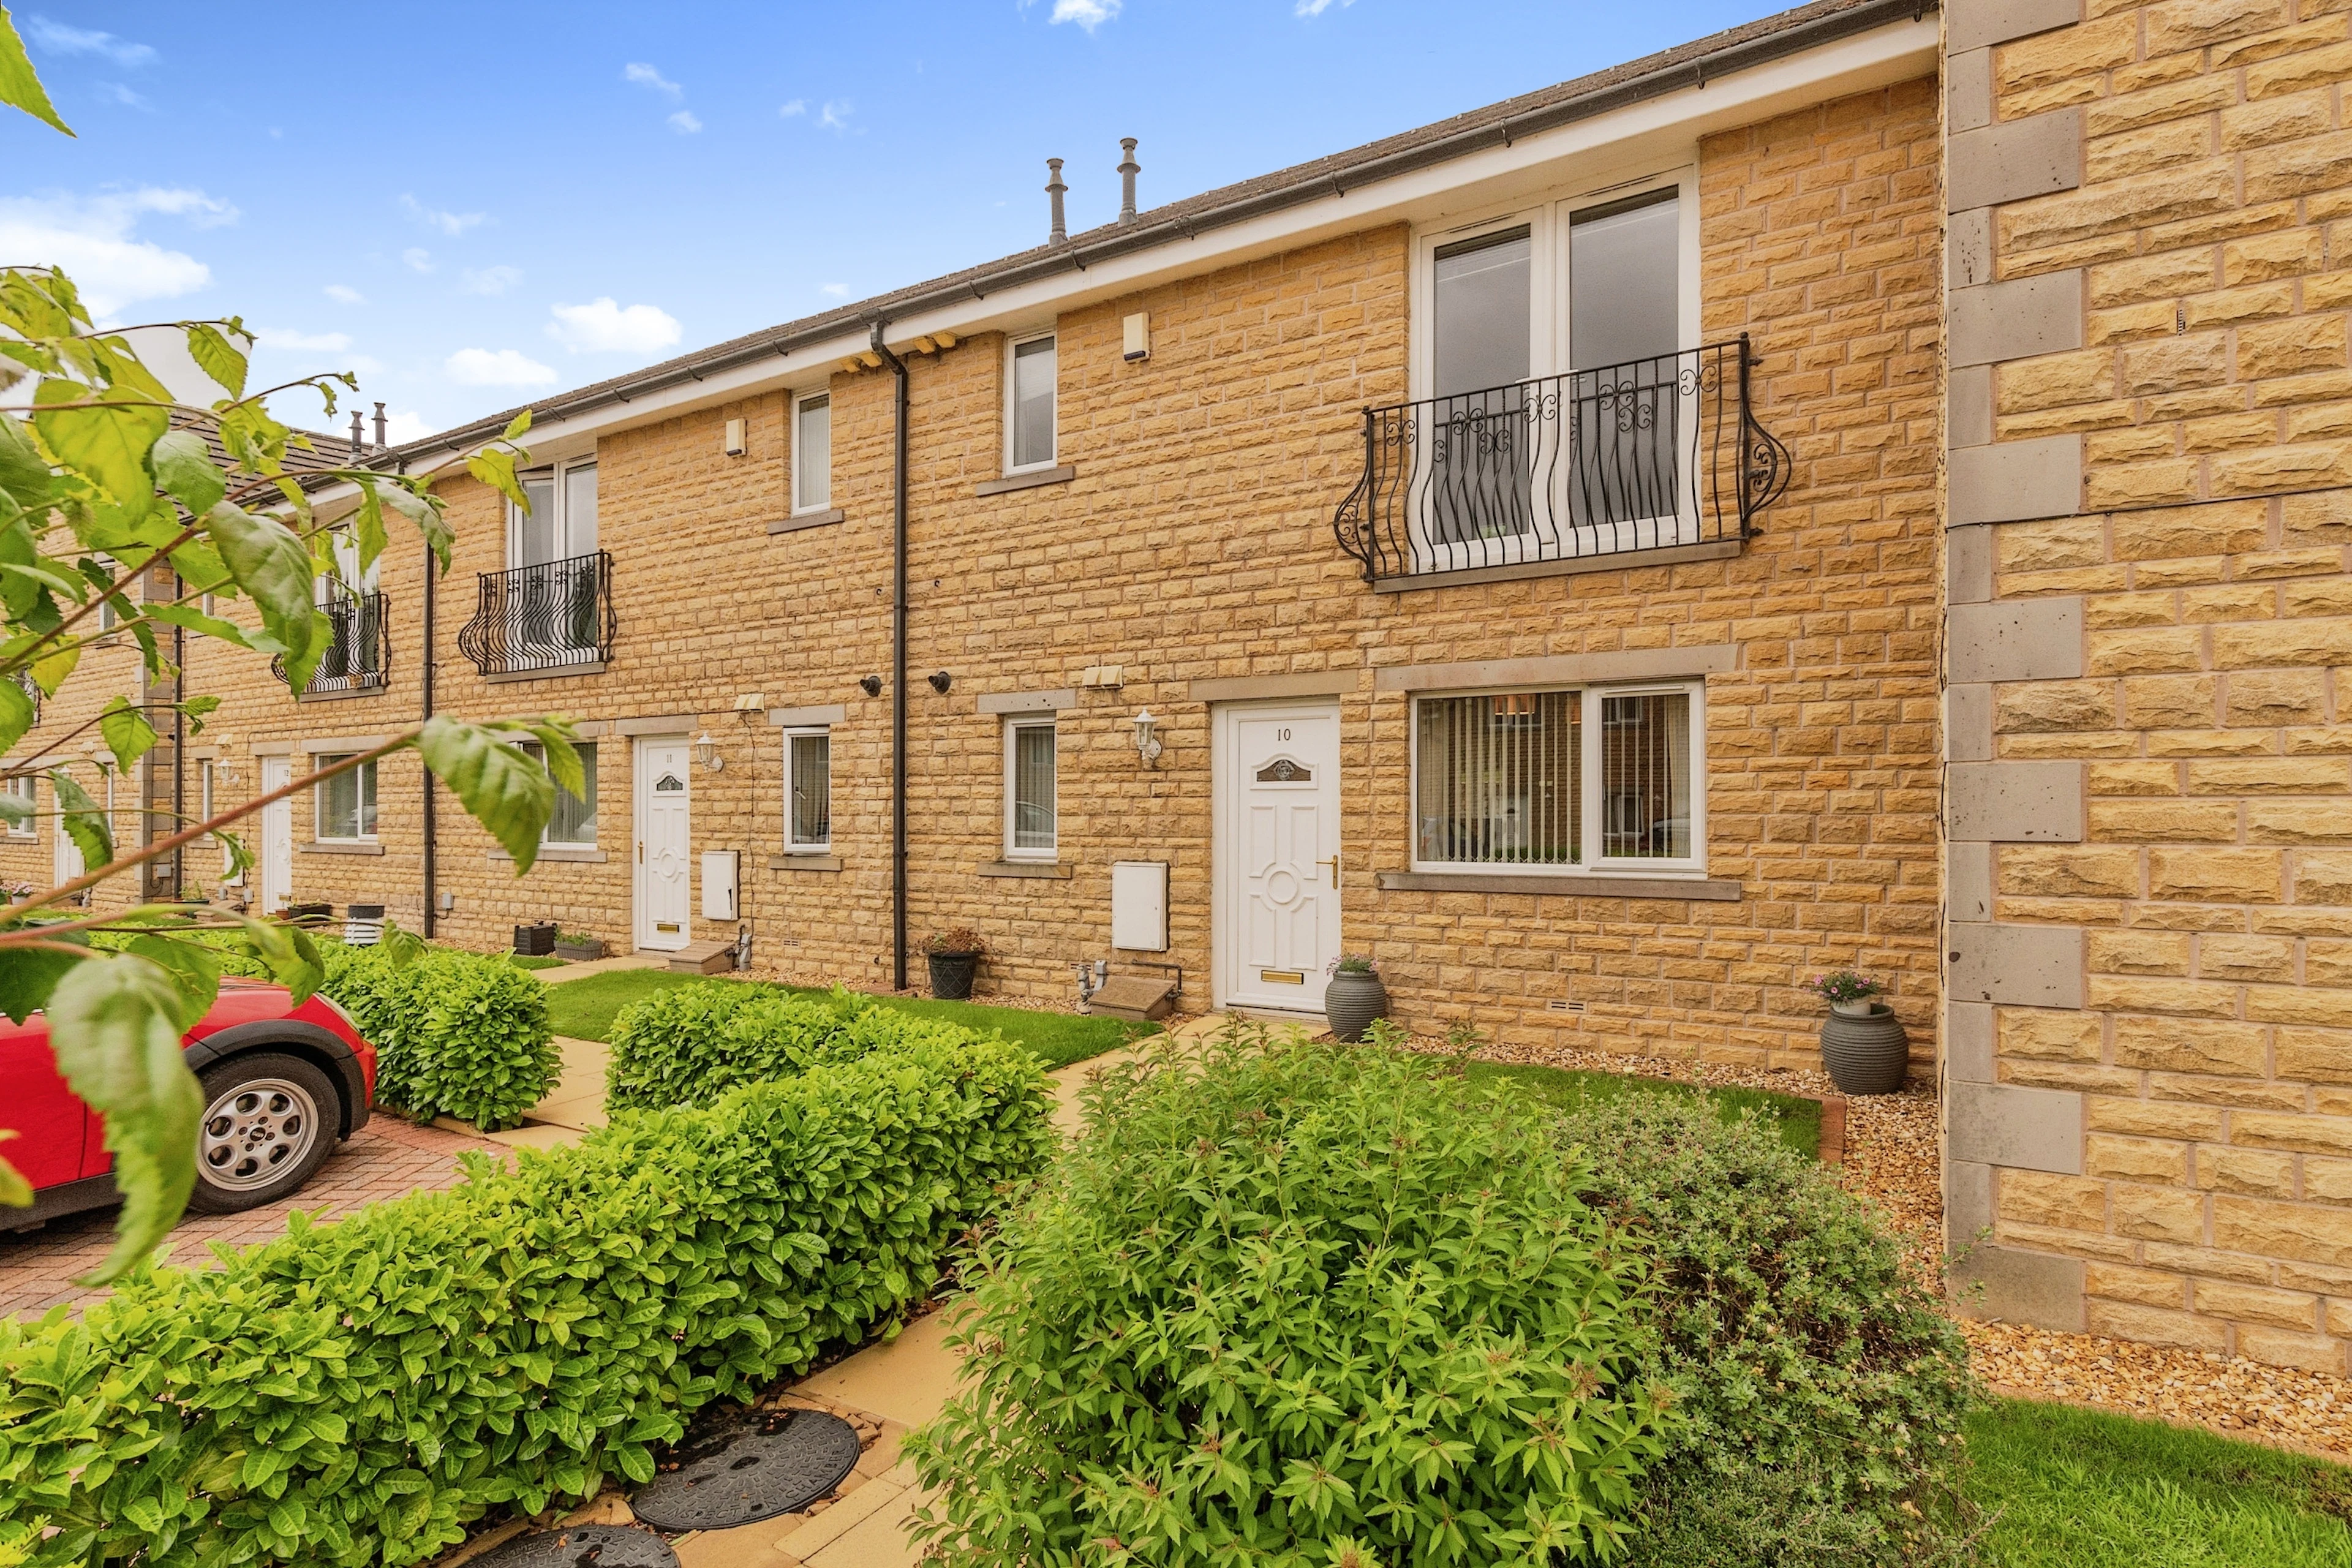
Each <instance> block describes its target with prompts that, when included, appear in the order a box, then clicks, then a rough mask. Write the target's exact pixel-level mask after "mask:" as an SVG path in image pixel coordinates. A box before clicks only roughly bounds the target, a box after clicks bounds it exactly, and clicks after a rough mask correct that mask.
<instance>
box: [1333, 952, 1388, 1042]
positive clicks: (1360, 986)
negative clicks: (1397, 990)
mask: <svg viewBox="0 0 2352 1568" xmlns="http://www.w3.org/2000/svg"><path fill="white" fill-rule="evenodd" d="M1388 1010H1389V992H1388V987H1387V986H1385V985H1382V984H1381V977H1380V976H1379V975H1377V974H1361V973H1356V972H1354V971H1352V970H1346V969H1343V970H1341V971H1339V973H1337V974H1334V975H1333V976H1331V983H1330V984H1328V985H1326V986H1325V987H1324V988H1323V1017H1324V1020H1325V1021H1326V1022H1328V1024H1329V1025H1330V1026H1331V1033H1332V1034H1333V1035H1335V1036H1337V1037H1339V1038H1340V1039H1343V1040H1347V1041H1349V1042H1350V1043H1353V1042H1354V1041H1357V1040H1360V1039H1362V1038H1363V1037H1364V1031H1365V1030H1366V1029H1369V1028H1370V1027H1371V1026H1372V1020H1373V1019H1375V1018H1379V1017H1384V1016H1387V1014H1388Z"/></svg>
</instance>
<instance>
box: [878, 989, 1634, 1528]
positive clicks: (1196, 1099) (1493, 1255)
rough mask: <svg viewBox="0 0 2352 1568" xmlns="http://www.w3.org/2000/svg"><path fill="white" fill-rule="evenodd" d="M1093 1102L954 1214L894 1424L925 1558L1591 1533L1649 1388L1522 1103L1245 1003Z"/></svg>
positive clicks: (1609, 1281)
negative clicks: (948, 1321) (975, 1212)
mask: <svg viewBox="0 0 2352 1568" xmlns="http://www.w3.org/2000/svg"><path fill="white" fill-rule="evenodd" d="M1088 1114H1089V1121H1090V1125H1089V1130H1088V1131H1087V1135H1086V1137H1085V1138H1084V1139H1083V1140H1082V1141H1081V1142H1079V1143H1078V1144H1077V1145H1076V1147H1075V1148H1074V1149H1073V1150H1072V1151H1071V1152H1068V1153H1066V1155H1065V1156H1064V1157H1063V1158H1062V1159H1061V1160H1060V1161H1058V1162H1057V1163H1055V1167H1054V1169H1053V1171H1052V1172H1051V1173H1049V1174H1048V1176H1047V1177H1046V1178H1045V1182H1044V1184H1043V1185H1042V1186H1041V1187H1040V1189H1039V1190H1038V1192H1037V1193H1036V1194H1035V1195H1034V1197H1033V1198H1032V1199H1031V1200H1030V1201H1029V1202H1028V1203H1027V1204H1026V1205H1024V1207H1023V1208H1022V1209H1021V1210H1020V1211H1019V1213H1018V1214H1017V1215H1015V1216H1014V1217H1013V1218H1012V1219H1011V1220H1010V1221H1008V1223H1007V1224H1006V1226H1005V1227H1004V1228H1003V1231H1002V1232H1001V1233H1000V1234H999V1235H997V1236H994V1237H985V1238H982V1241H981V1242H980V1243H979V1244H978V1246H977V1248H976V1253H975V1257H974V1259H973V1261H972V1263H971V1266H970V1267H968V1268H967V1269H966V1271H965V1277H966V1278H967V1279H971V1280H973V1281H974V1282H975V1292H974V1298H973V1311H972V1313H971V1316H970V1317H969V1318H968V1319H967V1320H966V1321H965V1323H964V1324H963V1325H962V1326H961V1337H962V1339H963V1341H964V1342H965V1343H966V1344H967V1345H969V1346H970V1347H971V1351H972V1354H973V1360H972V1361H971V1363H969V1366H970V1368H971V1372H968V1375H967V1381H966V1383H965V1384H964V1388H963V1392H961V1394H959V1395H958V1397H957V1398H956V1399H955V1400H954V1401H953V1402H952V1403H951V1404H950V1405H949V1406H948V1408H947V1410H946V1412H945V1413H944V1414H943V1415H941V1416H940V1419H939V1420H938V1421H937V1422H936V1423H934V1424H933V1425H932V1426H928V1427H926V1428H924V1429H923V1430H922V1431H921V1432H919V1433H918V1434H917V1435H915V1436H914V1437H912V1438H911V1439H910V1440H909V1444H908V1452H909V1453H910V1454H912V1455H913V1456H915V1458H916V1459H917V1461H918V1463H919V1468H920V1470H921V1473H922V1477H923V1479H924V1481H925V1482H926V1484H929V1485H943V1486H944V1487H945V1488H946V1491H945V1492H944V1493H943V1494H942V1496H941V1497H940V1500H939V1501H938V1503H937V1504H935V1505H934V1510H935V1511H934V1512H933V1514H932V1515H931V1517H929V1519H928V1521H926V1523H925V1524H924V1525H923V1526H922V1527H921V1531H920V1532H921V1533H922V1534H924V1535H925V1536H926V1537H927V1538H929V1539H930V1540H933V1541H936V1542H940V1544H941V1545H942V1546H943V1547H944V1548H945V1551H946V1558H947V1561H949V1562H950V1563H989V1564H1005V1565H1008V1568H1009V1565H1012V1564H1016V1563H1019V1564H1028V1563H1074V1562H1079V1561H1086V1562H1095V1561H1106V1562H1127V1563H1137V1564H1143V1563H1165V1564H1195V1563H1221V1562H1228V1561H1230V1562H1236V1563H1238V1562H1242V1561H1245V1560H1246V1561H1253V1562H1255V1561H1263V1562H1267V1563H1298V1564H1307V1563H1314V1564H1323V1563H1335V1564H1337V1563H1364V1564H1369V1563H1374V1562H1378V1563H1387V1564H1405V1563H1460V1564H1465V1565H1469V1564H1480V1563H1505V1562H1508V1563H1540V1562H1548V1561H1556V1560H1557V1559H1558V1557H1559V1554H1561V1553H1564V1552H1576V1553H1585V1552H1589V1553H1592V1554H1596V1555H1603V1556H1609V1555H1615V1553H1614V1552H1612V1548H1613V1547H1614V1544H1615V1542H1616V1539H1617V1537H1618V1535H1619V1533H1620V1532H1621V1531H1622V1530H1623V1529H1624V1528H1625V1527H1626V1525H1627V1524H1628V1523H1629V1522H1630V1521H1631V1517H1632V1514H1633V1497H1634V1489H1635V1485H1636V1483H1637V1482H1638V1480H1639V1479H1640V1477H1641V1474H1642V1471H1643V1467H1644V1465H1645V1464H1646V1463H1647V1461H1648V1459H1649V1457H1650V1456H1651V1455H1652V1454H1654V1452H1655V1451H1657V1449H1658V1448H1659V1447H1660V1444H1661V1438H1660V1427H1661V1426H1662V1424H1663V1423H1664V1420H1665V1417H1664V1415H1663V1413H1662V1411H1661V1409H1660V1408H1659V1399H1654V1397H1653V1394H1654V1392H1657V1391H1650V1390H1645V1389H1643V1388H1641V1387H1638V1386H1636V1384H1637V1382H1638V1368H1639V1365H1640V1363H1641V1360H1642V1358H1643V1354H1644V1353H1645V1352H1646V1351H1647V1350H1648V1346H1647V1345H1646V1344H1645V1343H1644V1341H1643V1332H1642V1329H1641V1316H1642V1314H1641V1312H1640V1310H1639V1307H1638V1304H1637V1300H1636V1298H1637V1294H1638V1289H1639V1277H1638V1276H1639V1265H1638V1263H1637V1262H1636V1260H1635V1259H1634V1258H1633V1257H1632V1256H1631V1255H1630V1254H1628V1253H1626V1252H1625V1251H1623V1249H1622V1248H1621V1247H1617V1246H1616V1245H1615V1244H1614V1243H1613V1242H1612V1240H1611V1239H1610V1238H1609V1237H1607V1236H1606V1235H1605V1233H1604V1230H1603V1227H1602V1225H1601V1220H1600V1216H1599V1215H1598V1213H1597V1212H1596V1211H1593V1210H1591V1209H1589V1208H1587V1207H1586V1206H1585V1205H1583V1204H1582V1203H1580V1201H1579V1200H1578V1199H1577V1197H1576V1195H1575V1184H1576V1183H1577V1182H1578V1181H1579V1180H1580V1173H1578V1172H1576V1171H1575V1170H1574V1169H1573V1168H1572V1166H1571V1165H1570V1163H1569V1162H1567V1161H1565V1160H1563V1159H1562V1158H1560V1157H1559V1155H1558V1153H1557V1152H1556V1151H1555V1150H1554V1148H1553V1146H1552V1144H1551V1142H1550V1141H1549V1133H1548V1131H1547V1130H1546V1128H1545V1127H1544V1125H1543V1124H1542V1123H1541V1122H1539V1121H1537V1120H1535V1116H1536V1112H1535V1110H1534V1109H1533V1108H1532V1107H1528V1108H1526V1109H1525V1110H1522V1109H1520V1108H1519V1106H1518V1104H1517V1102H1515V1101H1511V1100H1506V1099H1504V1098H1503V1097H1501V1096H1499V1095H1496V1094H1493V1093H1490V1092H1487V1091H1482V1090H1477V1089H1470V1088H1468V1087H1467V1086H1465V1085H1464V1084H1462V1083H1461V1082H1459V1081H1458V1080H1457V1079H1444V1078H1442V1077H1441V1076H1440V1075H1439V1074H1438V1072H1437V1070H1436V1069H1434V1068H1433V1067H1432V1066H1431V1065H1430V1064H1427V1063H1426V1062H1425V1061H1423V1060H1422V1059H1420V1058H1403V1057H1401V1056H1399V1055H1395V1054H1391V1053H1389V1052H1386V1051H1378V1050H1361V1049H1352V1048H1349V1047H1335V1046H1329V1045H1310V1044H1307V1043H1304V1042H1301V1041H1298V1040H1296V1039H1292V1040H1286V1041H1280V1042H1274V1043H1265V1042H1264V1040H1263V1032H1262V1031H1261V1032H1260V1038H1259V1040H1257V1041H1255V1042H1253V1041H1249V1040H1244V1039H1238V1038H1236V1039H1228V1040H1227V1041H1225V1042H1223V1043H1222V1044H1217V1045H1213V1046H1211V1047H1207V1048H1206V1049H1205V1052H1204V1055H1203V1056H1202V1058H1199V1059H1198V1060H1197V1061H1191V1062H1188V1061H1185V1060H1183V1059H1181V1058H1178V1057H1176V1056H1175V1055H1174V1054H1173V1053H1172V1052H1170V1051H1164V1050H1163V1051H1161V1052H1159V1053H1157V1054H1156V1055H1155V1056H1154V1057H1153V1058H1150V1059H1149V1060H1148V1061H1146V1062H1143V1063H1137V1064H1129V1065H1125V1066H1121V1067H1118V1068H1112V1069H1110V1070H1108V1071H1107V1072H1106V1073H1104V1074H1103V1075H1102V1076H1101V1077H1100V1078H1099V1079H1097V1085H1096V1087H1095V1088H1094V1089H1092V1090H1090V1091H1089V1101H1088ZM1660 1399H1662V1394H1660Z"/></svg>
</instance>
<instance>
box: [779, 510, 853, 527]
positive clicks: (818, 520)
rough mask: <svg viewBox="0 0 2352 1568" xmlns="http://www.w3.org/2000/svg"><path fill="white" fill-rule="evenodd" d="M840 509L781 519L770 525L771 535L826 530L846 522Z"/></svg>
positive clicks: (801, 513) (802, 513)
mask: <svg viewBox="0 0 2352 1568" xmlns="http://www.w3.org/2000/svg"><path fill="white" fill-rule="evenodd" d="M843 521H847V520H846V519H845V517H844V516H843V514H842V510H841V509H840V508H839V507H835V508H834V509H833V510H831V511H804V512H800V513H797V514H796V515H794V516H792V517H785V518H779V519H777V520H776V521H773V522H772V523H770V524H768V531H769V532H770V533H798V532H799V531H801V530H802V529H803V528H825V527H829V526H830V525H832V524H834V523H836V522H843Z"/></svg>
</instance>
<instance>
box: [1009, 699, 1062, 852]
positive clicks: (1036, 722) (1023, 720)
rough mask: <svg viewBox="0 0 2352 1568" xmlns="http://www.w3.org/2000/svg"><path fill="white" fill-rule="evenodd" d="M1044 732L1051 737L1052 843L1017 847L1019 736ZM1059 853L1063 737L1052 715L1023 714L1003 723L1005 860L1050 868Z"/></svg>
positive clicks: (1060, 841) (1060, 842)
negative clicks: (1016, 766) (1017, 759)
mask: <svg viewBox="0 0 2352 1568" xmlns="http://www.w3.org/2000/svg"><path fill="white" fill-rule="evenodd" d="M1028 730H1043V731H1045V732H1046V733H1048V734H1050V735H1052V736H1053V737H1054V800H1053V807H1054V842H1053V843H1052V844H1051V845H1050V846H1046V847H1037V846H1034V845H1031V846H1028V847H1019V846H1017V845H1016V844H1015V842H1014V840H1015V838H1016V837H1017V836H1016V835H1015V833H1014V832H1013V820H1014V816H1015V806H1016V804H1017V803H1016V797H1015V793H1014V792H1015V789H1016V787H1017V786H1016V784H1015V782H1014V759H1015V757H1016V755H1017V747H1018V737H1019V736H1020V735H1021V733H1022V732H1023V731H1028ZM1061 853H1062V735H1061V726H1060V725H1059V723H1057V722H1056V721H1055V715H1054V714H1052V713H1024V714H1021V715H1019V716H1018V717H1013V718H1008V719H1006V720H1005V721H1004V858H1005V859H1007V860H1018V861H1024V862H1029V863H1032V864H1039V865H1052V864H1053V863H1054V862H1055V861H1056V860H1058V859H1059V858H1061Z"/></svg>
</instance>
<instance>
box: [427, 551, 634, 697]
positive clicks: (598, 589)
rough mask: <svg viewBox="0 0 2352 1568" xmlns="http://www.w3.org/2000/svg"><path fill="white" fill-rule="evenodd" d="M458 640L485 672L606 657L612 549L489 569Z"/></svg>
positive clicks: (609, 648)
mask: <svg viewBox="0 0 2352 1568" xmlns="http://www.w3.org/2000/svg"><path fill="white" fill-rule="evenodd" d="M478 581H479V582H480V584H481V599H480V602H479V603H478V605H477V606H476V607H475V610H474V618H473V619H472V620H470V621H467V623H466V625H465V626H464V627H463V628H462V629H460V630H459V631H458V633H457V647H459V649H461V650H462V651H463V652H464V653H465V655H466V657H467V658H470V659H472V660H473V661H474V668H477V669H478V670H480V671H481V672H482V673H483V674H484V675H514V674H519V673H521V672H522V671H525V670H533V669H562V668H565V667H567V666H570V665H575V664H602V663H603V662H604V660H605V659H607V658H611V657H612V653H613V633H614V629H615V628H614V620H613V557H612V556H611V555H610V554H609V553H607V552H604V551H602V550H600V551H597V552H595V553H594V554H593V555H574V556H572V557H570V558H568V559H566V560H562V561H547V562H542V563H540V564H539V565H536V566H517V567H515V568H513V569H512V570H510V571H506V572H485V573H483V574H481V576H480V578H479V579H478Z"/></svg>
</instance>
